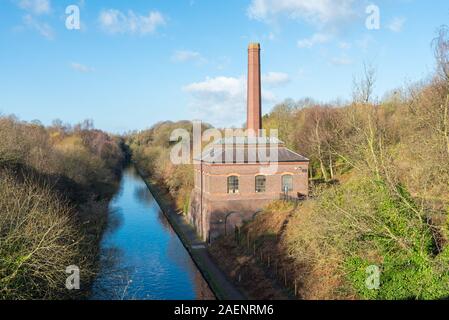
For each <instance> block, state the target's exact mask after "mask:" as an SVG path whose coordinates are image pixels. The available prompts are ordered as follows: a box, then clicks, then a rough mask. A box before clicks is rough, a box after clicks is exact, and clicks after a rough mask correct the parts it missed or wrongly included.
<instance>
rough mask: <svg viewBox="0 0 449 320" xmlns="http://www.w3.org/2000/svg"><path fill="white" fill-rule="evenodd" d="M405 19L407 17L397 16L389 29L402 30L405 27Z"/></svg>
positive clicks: (389, 25)
mask: <svg viewBox="0 0 449 320" xmlns="http://www.w3.org/2000/svg"><path fill="white" fill-rule="evenodd" d="M405 21H406V19H405V18H402V17H396V18H394V19H393V20H392V21H391V22H390V23H389V24H388V29H390V30H391V31H393V32H401V31H402V28H403V27H404V24H405Z"/></svg>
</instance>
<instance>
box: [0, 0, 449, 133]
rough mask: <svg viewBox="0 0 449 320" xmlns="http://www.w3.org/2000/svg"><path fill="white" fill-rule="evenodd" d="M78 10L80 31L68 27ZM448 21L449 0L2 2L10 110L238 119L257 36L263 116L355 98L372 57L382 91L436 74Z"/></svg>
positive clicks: (0, 86)
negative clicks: (435, 45)
mask: <svg viewBox="0 0 449 320" xmlns="http://www.w3.org/2000/svg"><path fill="white" fill-rule="evenodd" d="M68 6H76V7H77V8H78V9H79V13H80V15H79V17H80V28H74V29H73V28H67V23H66V22H67V21H66V20H67V19H68V18H70V19H71V17H73V15H72V13H73V11H69V12H68V13H66V9H67V7H68ZM376 8H377V9H376ZM377 13H378V15H377ZM377 17H378V18H379V19H377ZM70 21H71V22H73V21H75V20H70ZM70 21H69V22H70ZM448 21H449V2H448V1H446V0H434V1H425V0H378V1H374V2H371V1H365V0H359V1H357V0H226V1H223V0H133V1H124V0H120V1H119V0H107V1H106V0H0V114H2V115H10V114H14V115H16V116H17V117H19V118H20V119H22V120H26V121H32V120H35V119H38V120H40V121H41V122H42V123H43V124H51V122H52V121H53V120H54V119H60V120H62V121H63V122H67V123H72V124H73V123H77V122H80V121H82V120H84V119H92V120H93V121H94V123H95V126H96V127H97V128H100V129H103V130H106V131H109V132H114V133H123V132H126V131H129V130H140V129H145V128H148V127H150V126H151V125H153V124H154V123H156V122H159V121H165V120H173V121H177V120H182V119H187V120H194V119H195V120H202V121H205V122H209V123H211V124H213V125H215V126H220V127H231V126H236V127H239V126H241V125H242V124H243V123H244V121H245V120H246V116H245V113H246V72H247V47H248V44H249V43H250V42H260V43H261V48H262V52H261V59H262V82H263V93H262V95H263V113H268V112H269V111H270V110H271V109H272V108H273V106H275V105H276V104H277V103H280V102H282V101H284V100H285V99H294V100H299V99H302V98H306V97H310V98H313V99H314V100H316V101H319V102H332V101H337V100H340V101H345V100H347V99H350V98H351V96H352V88H353V79H354V77H358V76H360V75H361V73H362V72H363V65H364V64H369V65H372V66H373V67H375V69H376V71H377V82H376V87H375V94H376V95H377V96H378V97H379V98H382V97H383V96H384V95H385V94H386V93H387V92H389V91H391V90H394V89H396V88H400V87H403V86H406V85H407V84H410V83H413V82H415V81H419V80H422V79H425V78H426V77H428V76H429V75H430V74H431V73H432V72H433V70H434V58H433V52H432V49H431V42H432V39H433V38H434V37H435V36H436V33H437V30H438V28H439V27H440V26H441V25H443V24H445V23H447V22H448ZM72 25H73V24H72Z"/></svg>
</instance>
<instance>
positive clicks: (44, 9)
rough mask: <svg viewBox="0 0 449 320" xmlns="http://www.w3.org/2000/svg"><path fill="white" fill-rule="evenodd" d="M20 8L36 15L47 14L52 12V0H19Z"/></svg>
mask: <svg viewBox="0 0 449 320" xmlns="http://www.w3.org/2000/svg"><path fill="white" fill-rule="evenodd" d="M18 4H19V7H20V8H22V9H24V10H26V11H29V12H30V13H32V14H35V15H41V14H47V13H50V11H51V4H50V0H19V2H18Z"/></svg>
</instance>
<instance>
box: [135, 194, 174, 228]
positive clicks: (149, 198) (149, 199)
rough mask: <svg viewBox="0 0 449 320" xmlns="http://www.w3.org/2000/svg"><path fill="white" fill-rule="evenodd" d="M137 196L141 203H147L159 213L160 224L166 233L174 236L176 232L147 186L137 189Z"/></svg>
mask: <svg viewBox="0 0 449 320" xmlns="http://www.w3.org/2000/svg"><path fill="white" fill-rule="evenodd" d="M135 196H136V198H137V199H139V201H141V202H143V203H146V204H147V205H149V206H151V207H152V208H154V211H157V218H158V221H159V222H160V224H161V225H162V226H163V227H164V229H165V230H166V231H169V232H170V234H174V231H173V229H172V227H171V225H170V223H169V222H168V220H167V218H166V217H165V215H164V213H163V212H162V211H161V209H160V207H159V204H158V203H157V201H156V199H154V197H153V195H152V194H151V192H150V191H149V190H148V187H147V186H146V185H143V186H141V187H137V188H136V189H135Z"/></svg>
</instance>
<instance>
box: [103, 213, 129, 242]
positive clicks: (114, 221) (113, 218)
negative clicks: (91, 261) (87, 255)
mask: <svg viewBox="0 0 449 320" xmlns="http://www.w3.org/2000/svg"><path fill="white" fill-rule="evenodd" d="M123 219H124V218H123V211H122V209H121V208H109V213H108V226H107V227H106V230H105V232H104V235H103V237H106V236H109V235H111V234H112V233H114V232H115V231H116V230H118V229H119V228H120V226H121V225H122V224H123Z"/></svg>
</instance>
